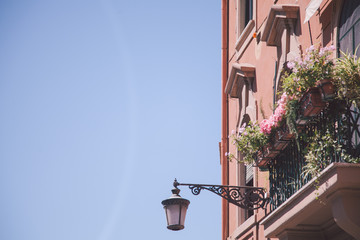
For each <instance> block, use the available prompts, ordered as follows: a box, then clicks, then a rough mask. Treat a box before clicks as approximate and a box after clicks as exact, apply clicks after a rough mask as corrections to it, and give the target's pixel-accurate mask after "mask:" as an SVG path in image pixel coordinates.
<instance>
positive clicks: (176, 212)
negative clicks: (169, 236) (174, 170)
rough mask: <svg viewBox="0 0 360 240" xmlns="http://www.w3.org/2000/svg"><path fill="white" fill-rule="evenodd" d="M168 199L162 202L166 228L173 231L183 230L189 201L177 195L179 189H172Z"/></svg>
mask: <svg viewBox="0 0 360 240" xmlns="http://www.w3.org/2000/svg"><path fill="white" fill-rule="evenodd" d="M171 191H172V193H173V194H172V195H171V197H170V198H168V199H165V200H164V201H162V202H161V203H162V205H163V206H164V209H165V213H166V220H167V228H168V229H170V230H173V231H177V230H181V229H184V223H185V216H186V211H187V208H188V206H189V204H190V201H189V200H187V199H185V198H182V197H181V196H180V195H179V192H180V189H178V188H174V189H173V190H171Z"/></svg>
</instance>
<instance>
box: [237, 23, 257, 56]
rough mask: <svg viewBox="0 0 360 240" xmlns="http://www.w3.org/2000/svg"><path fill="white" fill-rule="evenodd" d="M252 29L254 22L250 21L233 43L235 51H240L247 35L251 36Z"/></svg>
mask: <svg viewBox="0 0 360 240" xmlns="http://www.w3.org/2000/svg"><path fill="white" fill-rule="evenodd" d="M254 27H255V21H254V20H250V21H249V22H248V24H247V25H246V27H245V28H244V30H243V31H242V33H241V35H240V36H239V37H238V39H237V41H236V43H235V49H236V51H239V50H240V48H241V47H242V46H243V44H244V42H245V40H246V39H247V38H248V36H249V35H251V32H252V31H253V29H254Z"/></svg>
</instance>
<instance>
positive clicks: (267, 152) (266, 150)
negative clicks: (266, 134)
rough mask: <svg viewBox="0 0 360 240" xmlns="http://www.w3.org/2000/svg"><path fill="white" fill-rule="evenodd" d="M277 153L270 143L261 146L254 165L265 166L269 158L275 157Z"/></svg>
mask: <svg viewBox="0 0 360 240" xmlns="http://www.w3.org/2000/svg"><path fill="white" fill-rule="evenodd" d="M279 153H280V151H279V150H276V149H275V148H274V146H272V145H267V146H265V147H263V149H262V150H261V151H259V152H258V156H257V158H258V159H257V162H256V166H257V167H266V166H267V164H268V163H269V162H270V161H271V159H273V158H275V157H276V156H277V155H278V154H279Z"/></svg>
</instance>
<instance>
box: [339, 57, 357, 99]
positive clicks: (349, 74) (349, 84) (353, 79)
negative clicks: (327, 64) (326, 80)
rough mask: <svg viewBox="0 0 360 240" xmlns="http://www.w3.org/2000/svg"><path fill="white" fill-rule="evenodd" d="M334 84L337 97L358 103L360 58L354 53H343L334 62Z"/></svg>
mask: <svg viewBox="0 0 360 240" xmlns="http://www.w3.org/2000/svg"><path fill="white" fill-rule="evenodd" d="M334 84H335V86H336V89H337V98H338V99H341V100H346V101H347V102H348V103H349V102H352V103H356V105H357V106H359V103H360V59H359V58H357V56H356V54H354V55H352V54H345V53H344V52H342V57H341V58H339V59H338V60H337V62H336V68H335V78H334Z"/></svg>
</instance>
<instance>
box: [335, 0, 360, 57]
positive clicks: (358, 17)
mask: <svg viewBox="0 0 360 240" xmlns="http://www.w3.org/2000/svg"><path fill="white" fill-rule="evenodd" d="M338 37H339V41H338V42H339V49H340V50H341V51H343V52H345V53H346V52H347V53H355V49H356V47H358V46H359V44H360V1H353V0H346V1H344V5H343V9H342V12H341V17H340V22H339V36H338ZM356 55H357V56H359V57H360V50H358V51H357V54H356Z"/></svg>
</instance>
